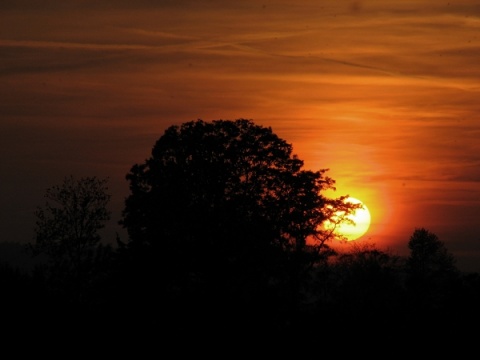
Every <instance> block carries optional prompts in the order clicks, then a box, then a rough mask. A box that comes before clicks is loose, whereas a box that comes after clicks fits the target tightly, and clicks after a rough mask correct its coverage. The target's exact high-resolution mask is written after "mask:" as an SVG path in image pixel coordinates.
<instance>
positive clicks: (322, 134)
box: [0, 0, 480, 271]
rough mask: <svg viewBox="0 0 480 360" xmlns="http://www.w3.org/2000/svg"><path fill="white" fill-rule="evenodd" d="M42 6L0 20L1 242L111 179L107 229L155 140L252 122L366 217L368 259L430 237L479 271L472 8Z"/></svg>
mask: <svg viewBox="0 0 480 360" xmlns="http://www.w3.org/2000/svg"><path fill="white" fill-rule="evenodd" d="M37 3H39V2H38V1H35V0H2V2H1V3H0V20H1V21H0V51H1V56H0V77H1V82H0V150H1V151H0V158H1V164H2V169H1V171H0V183H1V184H2V186H1V188H0V201H1V203H2V206H1V209H0V234H1V237H2V238H1V240H5V241H9V240H12V241H21V242H26V241H31V240H32V237H33V226H34V217H33V211H34V210H35V207H36V206H39V205H42V204H43V194H44V191H45V189H46V188H47V187H49V186H52V185H55V184H58V183H60V182H61V180H62V179H63V177H64V176H65V175H69V174H73V175H77V176H91V175H96V176H100V177H105V176H108V177H110V187H111V189H112V192H113V195H114V196H113V198H112V203H111V205H112V209H113V210H114V214H113V215H114V218H113V220H114V222H116V221H117V220H118V219H119V217H120V211H121V208H122V207H123V199H124V197H125V196H126V195H127V191H128V184H127V183H126V181H125V180H124V176H125V174H126V173H127V172H128V171H129V169H130V167H131V166H132V165H133V164H134V163H138V162H143V161H144V159H145V158H146V157H148V156H149V155H150V150H151V148H152V146H153V144H154V142H155V140H156V139H158V138H159V137H160V136H161V135H162V133H163V131H164V130H165V128H167V127H168V126H170V125H173V124H180V123H182V122H186V121H190V120H195V119H198V118H201V119H203V120H214V119H237V118H249V119H252V120H254V121H255V122H256V123H258V124H260V125H264V126H270V127H272V129H273V130H274V132H275V133H276V134H277V135H279V136H280V137H282V138H283V139H285V140H287V141H288V142H290V143H291V144H292V145H293V148H294V153H296V154H298V156H299V157H300V158H301V159H303V160H304V161H305V168H306V169H309V170H318V169H322V168H329V169H330V171H329V173H328V174H329V176H331V177H332V178H334V179H335V180H336V181H337V191H336V192H335V193H334V194H332V196H335V197H336V196H340V195H345V194H350V195H352V196H354V197H356V198H358V199H360V200H362V201H364V202H365V203H366V204H367V206H368V208H369V209H370V211H371V213H372V225H371V228H370V231H369V232H368V233H367V235H366V236H365V237H363V238H362V239H361V241H372V242H374V243H375V244H376V245H378V246H379V247H381V248H390V249H394V250H395V251H398V252H400V253H406V252H407V251H408V249H407V243H408V240H409V237H410V235H411V234H412V233H413V231H414V229H415V228H417V227H425V228H427V229H428V230H430V231H432V232H434V233H435V234H437V235H438V236H439V238H440V240H442V241H444V242H445V244H446V246H447V248H448V249H449V250H450V251H451V252H452V253H453V254H454V255H455V256H456V258H457V259H458V260H459V261H460V262H461V264H460V265H461V266H462V267H463V268H464V269H467V270H475V271H480V234H479V231H480V141H479V139H480V101H479V99H480V85H479V84H480V5H479V4H478V1H476V0H470V1H450V2H448V1H445V2H438V1H433V0H423V1H422V0H415V1H406V0H393V1H388V2H386V1H383V0H375V1H373V0H372V1H343V0H335V1H333V0H331V1H318V0H306V1H302V0H299V1H255V0H246V1H228V0H227V1H225V0H223V1H219V0H206V1H193V0H192V1H184V0H175V1H173V0H170V1H150V0H139V1H135V2H132V1H126V0H115V1H113V0H111V1H101V3H102V5H98V4H97V3H100V2H98V1H93V0H92V1H88V0H87V1H85V0H83V1H80V0H72V1H68V4H63V2H58V1H42V2H41V6H40V5H38V4H37ZM132 4H135V5H132ZM111 228H112V229H114V230H113V231H117V230H118V229H117V228H116V224H115V223H113V225H112V226H111ZM108 236H111V237H112V239H113V238H114V235H111V234H108Z"/></svg>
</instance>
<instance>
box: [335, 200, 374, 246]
mask: <svg viewBox="0 0 480 360" xmlns="http://www.w3.org/2000/svg"><path fill="white" fill-rule="evenodd" d="M345 201H346V202H351V203H353V204H362V206H363V207H362V208H359V209H356V210H355V211H354V212H353V213H352V214H350V215H348V216H346V217H347V218H349V219H350V220H353V222H354V223H353V224H350V223H342V224H338V225H337V226H336V228H335V232H336V233H337V234H339V235H342V236H344V237H345V238H346V239H347V240H348V241H352V240H356V239H358V238H360V237H362V236H363V235H365V233H366V232H367V231H368V228H369V227H370V221H371V217H370V211H369V210H368V208H367V206H366V205H365V204H363V203H362V202H361V201H360V200H358V199H356V198H353V197H349V198H348V199H346V200H345ZM326 226H327V227H328V226H329V222H327V224H326Z"/></svg>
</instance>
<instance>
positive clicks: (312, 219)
mask: <svg viewBox="0 0 480 360" xmlns="http://www.w3.org/2000/svg"><path fill="white" fill-rule="evenodd" d="M302 167H303V162H302V161H301V160H300V159H298V158H297V157H296V156H295V155H292V147H291V145H290V144H288V143H287V142H286V141H284V140H282V139H280V138H278V137H277V136H276V135H275V134H274V133H273V132H272V130H271V129H270V128H265V127H261V126H257V125H255V124H254V123H253V122H252V121H250V120H245V119H239V120H235V121H230V120H216V121H212V122H204V121H202V120H197V121H192V122H187V123H184V124H182V125H181V126H172V127H170V128H168V129H167V130H166V131H165V133H164V134H163V136H161V137H160V138H159V140H158V141H157V142H156V143H155V145H154V147H153V149H152V152H151V157H150V158H148V159H146V160H145V162H143V163H140V164H135V165H134V166H132V168H131V170H130V172H129V173H128V174H127V175H126V179H127V181H128V182H129V186H130V195H129V196H128V197H127V198H126V199H125V208H124V210H123V213H122V219H121V221H120V225H121V226H123V227H124V228H125V229H126V230H127V233H128V239H126V241H125V240H123V239H120V238H118V239H117V244H116V246H109V245H105V244H103V243H102V241H101V238H100V236H99V230H101V229H102V228H103V227H104V225H105V222H106V221H107V220H109V219H110V212H109V211H108V203H109V200H110V194H109V192H108V179H98V178H96V177H83V178H80V179H76V178H74V177H73V176H69V177H66V178H65V179H64V181H63V182H62V183H61V184H59V185H55V186H53V187H51V188H49V189H47V191H46V194H45V198H46V202H45V204H44V205H42V206H39V207H38V209H37V211H36V213H35V215H36V223H35V224H34V233H35V240H34V242H32V243H30V244H27V246H26V247H25V253H26V254H29V256H31V257H32V259H39V261H38V263H36V264H33V265H32V267H31V269H29V271H22V270H20V269H18V268H15V267H13V266H11V265H9V264H7V263H4V264H2V266H1V267H0V286H1V290H2V292H3V294H4V295H3V296H2V298H1V301H2V305H3V308H4V309H6V315H5V316H4V320H5V321H4V324H7V326H8V327H9V328H11V329H17V330H18V329H19V328H21V329H23V331H26V330H25V329H28V331H32V332H33V333H36V334H43V335H45V332H44V331H45V324H48V325H49V329H54V334H55V336H53V335H52V336H53V337H55V338H58V337H59V336H61V337H62V336H65V335H66V334H76V335H79V334H81V335H82V336H80V337H78V336H74V338H75V339H78V341H81V340H80V339H84V337H85V336H87V339H86V340H85V341H87V340H88V339H92V338H102V336H106V335H108V336H115V337H116V339H117V340H118V339H125V341H127V340H128V341H131V340H132V339H137V340H139V341H146V340H147V339H148V340H151V341H160V342H162V343H163V344H164V345H168V339H178V338H181V339H199V338H201V339H207V340H206V341H207V343H208V341H214V342H217V343H218V342H219V341H220V339H222V341H231V340H232V339H233V340H235V341H237V342H238V343H240V342H243V343H249V342H251V341H254V340H263V341H264V343H265V341H267V342H268V341H271V340H272V339H276V341H277V343H278V341H281V344H283V345H286V344H287V343H289V342H292V341H293V340H294V339H296V340H299V341H301V342H303V341H307V339H310V340H312V341H315V342H314V343H315V344H318V343H321V344H328V343H329V342H332V341H337V340H342V339H345V338H350V339H357V340H358V339H361V340H364V341H368V340H369V339H371V338H375V339H376V340H377V341H379V340H382V341H384V342H389V343H392V344H393V343H395V342H397V341H399V339H403V341H405V339H407V338H411V337H412V338H414V339H417V340H418V341H421V340H422V339H423V336H424V335H425V334H429V336H435V337H436V338H437V340H438V339H444V338H447V337H448V336H450V338H452V337H453V336H458V335H460V334H462V335H463V334H465V332H464V331H462V329H463V324H464V323H465V321H467V319H468V321H470V322H471V323H472V324H474V322H476V321H477V320H478V319H479V310H478V301H479V300H480V278H479V276H478V274H463V273H461V272H459V271H458V270H457V268H456V266H455V259H454V257H453V256H452V255H451V254H450V253H449V252H448V250H447V249H446V248H445V246H444V244H443V243H442V242H441V241H440V240H439V239H438V238H437V236H436V235H435V234H433V233H431V232H430V231H429V230H427V229H423V228H420V229H415V230H414V232H413V234H412V236H411V238H410V239H406V241H408V246H409V248H410V255H409V256H407V257H399V256H396V255H394V254H390V253H388V252H385V251H382V250H379V249H377V248H376V247H375V246H374V245H363V246H353V247H352V249H351V251H349V252H347V253H337V252H336V251H335V250H334V249H333V248H332V247H331V246H330V244H331V242H332V241H342V238H341V236H340V235H338V234H336V233H335V231H334V226H333V227H332V226H331V225H330V226H329V227H328V229H327V228H325V227H324V226H322V225H323V224H324V223H325V221H327V220H329V221H330V223H333V224H335V222H336V223H337V224H338V223H341V222H342V221H346V220H345V218H346V216H347V215H349V214H350V213H352V212H353V211H355V210H356V209H357V208H358V207H359V206H361V205H358V204H352V203H349V202H347V201H345V200H346V199H347V198H348V196H340V197H339V198H336V199H330V198H327V197H325V196H323V192H324V191H325V190H327V189H334V185H335V181H334V180H333V179H331V178H329V177H328V176H326V172H327V170H328V169H322V170H319V171H307V170H303V169H302ZM50 331H51V330H50ZM268 339H270V340H268Z"/></svg>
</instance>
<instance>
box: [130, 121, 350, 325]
mask: <svg viewBox="0 0 480 360" xmlns="http://www.w3.org/2000/svg"><path fill="white" fill-rule="evenodd" d="M302 167H303V161H301V160H300V159H298V158H297V156H296V155H292V146H291V145H290V144H288V143H287V142H286V141H285V140H283V139H280V138H279V137H278V136H277V135H276V134H274V133H273V132H272V129H271V128H266V127H262V126H259V125H255V124H254V123H253V122H252V121H251V120H247V119H238V120H235V121H231V120H214V121H212V122H205V121H203V120H197V121H191V122H187V123H184V124H182V125H180V126H171V127H169V128H168V129H167V130H166V131H165V133H164V134H163V136H161V137H160V138H159V139H158V140H157V142H156V143H155V145H154V147H153V150H152V153H151V157H150V158H148V159H146V161H145V162H144V163H142V164H136V165H134V166H133V167H132V168H131V171H130V172H129V173H128V174H127V180H128V181H129V183H130V191H131V195H130V196H128V197H127V199H126V201H125V209H124V212H123V219H122V221H121V224H123V226H124V227H125V228H126V229H127V231H128V234H129V240H128V243H127V244H123V250H124V251H125V252H126V253H128V254H129V256H133V257H135V258H136V259H137V260H138V259H141V260H138V261H137V262H136V263H135V266H133V267H132V268H133V269H134V270H132V271H137V272H138V273H137V277H136V280H132V282H133V283H134V284H132V285H133V286H135V287H136V290H135V293H136V294H140V293H141V292H145V289H148V291H147V293H144V297H145V298H148V299H158V298H157V296H155V295H154V293H157V292H158V291H159V290H162V300H163V301H165V300H166V299H169V300H170V304H172V306H174V305H173V304H175V305H176V306H181V307H182V309H192V312H193V313H198V312H199V311H200V310H199V309H202V310H201V311H205V309H207V308H209V309H211V308H212V307H215V308H216V309H218V308H222V309H226V308H228V309H229V310H227V311H228V314H229V316H231V315H232V314H233V313H236V314H238V315H239V317H241V318H243V316H244V315H245V314H246V313H255V314H259V313H261V314H262V316H267V317H268V314H269V313H272V312H275V315H273V313H272V317H276V315H278V312H281V311H286V312H290V311H292V309H293V308H294V307H295V306H296V304H298V302H299V301H300V300H301V299H300V298H299V296H300V294H301V292H300V290H301V286H302V284H301V280H302V279H303V276H304V275H305V274H306V272H307V271H308V270H309V269H310V268H311V266H312V265H313V264H315V263H316V262H319V261H321V260H324V259H325V257H326V256H328V255H331V254H332V252H331V250H330V249H329V247H328V245H327V244H326V241H327V240H329V239H331V238H332V237H333V236H334V235H335V234H334V233H332V232H331V231H325V230H324V229H322V226H321V225H322V224H323V222H324V221H325V220H326V219H328V218H329V217H331V215H332V214H333V213H334V212H335V210H339V209H341V210H344V211H346V212H347V213H348V212H350V211H353V210H354V209H355V208H356V205H355V204H350V203H346V202H345V201H344V200H345V198H346V197H347V196H343V197H339V198H337V199H328V198H326V197H324V196H323V195H322V194H321V192H322V191H324V190H327V189H334V183H335V182H334V180H332V179H331V178H329V177H327V176H325V173H326V171H327V170H328V169H322V170H319V171H316V172H313V171H306V170H302ZM151 274H155V275H154V277H153V278H152V277H149V276H147V275H151ZM139 277H141V278H142V279H144V281H145V283H144V284H143V285H140V281H139V280H138V278H139ZM147 279H148V280H147ZM140 287H142V289H140ZM279 299H281V301H280V300H279ZM152 301H153V300H152ZM179 304H182V305H179ZM257 307H258V308H259V309H261V310H259V309H257ZM195 309H197V310H198V311H197V310H195ZM232 309H235V311H232ZM242 309H243V310H242ZM246 309H248V311H247V310H246ZM266 314H267V315H266ZM272 317H270V318H269V321H270V320H271V318H272ZM210 321H211V320H210Z"/></svg>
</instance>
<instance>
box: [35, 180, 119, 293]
mask: <svg viewBox="0 0 480 360" xmlns="http://www.w3.org/2000/svg"><path fill="white" fill-rule="evenodd" d="M107 182H108V180H107V179H98V178H96V177H83V178H80V179H78V180H77V179H75V178H74V177H73V176H69V177H65V179H64V180H63V183H62V184H60V185H55V186H53V187H51V188H48V189H47V190H46V193H45V198H46V199H47V200H46V203H45V205H44V206H43V207H38V208H37V210H36V212H35V215H36V224H35V242H34V243H33V244H29V245H28V248H29V249H30V251H31V252H32V254H33V255H35V256H37V255H43V256H44V257H45V258H46V263H45V265H44V266H38V267H37V271H39V270H41V271H42V274H43V276H45V277H46V280H47V281H48V282H49V284H50V285H51V286H53V287H54V288H55V289H56V290H61V291H62V292H64V293H65V294H69V295H68V296H69V298H70V300H74V301H77V300H80V299H79V297H81V296H82V295H83V294H84V292H83V290H84V288H85V287H86V286H88V285H90V283H91V282H92V278H93V277H94V273H95V272H96V271H97V270H98V267H99V266H106V264H105V261H106V259H107V258H108V257H109V256H110V252H111V251H110V248H109V247H108V246H103V245H101V244H100V240H101V238H100V235H99V230H100V229H102V228H103V227H104V226H105V222H106V221H107V220H109V218H110V212H109V210H108V209H107V204H108V202H109V200H110V195H109V194H108V193H107V191H108V188H107Z"/></svg>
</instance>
